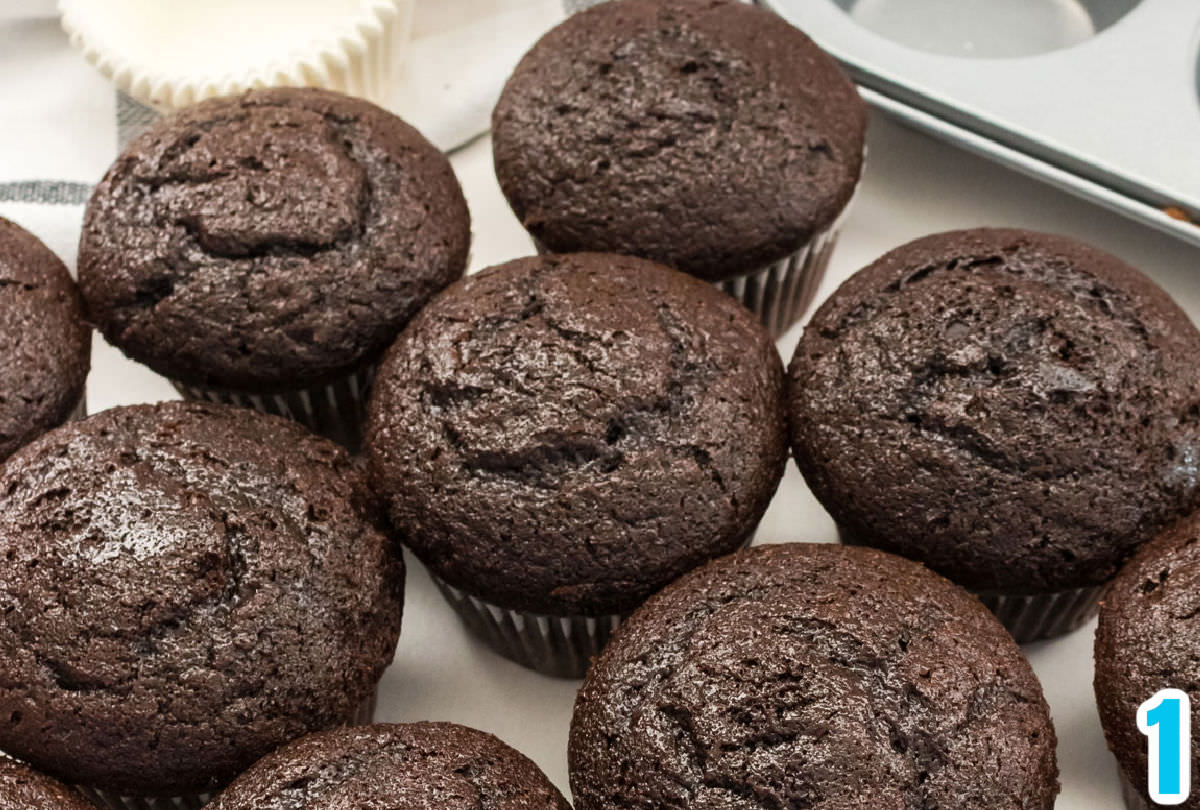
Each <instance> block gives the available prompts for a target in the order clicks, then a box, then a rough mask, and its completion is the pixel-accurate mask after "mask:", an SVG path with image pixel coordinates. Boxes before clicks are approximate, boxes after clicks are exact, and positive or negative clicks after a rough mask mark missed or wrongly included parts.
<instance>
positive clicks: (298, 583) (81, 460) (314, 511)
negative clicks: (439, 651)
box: [0, 402, 404, 795]
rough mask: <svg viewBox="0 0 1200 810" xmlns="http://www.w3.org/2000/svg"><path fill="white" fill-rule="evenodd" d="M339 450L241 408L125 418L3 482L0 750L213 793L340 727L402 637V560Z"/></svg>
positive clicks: (53, 769)
mask: <svg viewBox="0 0 1200 810" xmlns="http://www.w3.org/2000/svg"><path fill="white" fill-rule="evenodd" d="M381 519H382V513H381V512H380V511H379V510H378V508H377V505H376V503H375V501H374V498H373V496H372V495H371V494H370V491H369V489H368V487H367V484H366V481H365V479H364V477H363V475H362V474H361V473H360V472H359V470H358V468H357V467H356V465H355V464H354V462H353V461H352V460H351V459H350V457H349V456H348V455H347V454H346V453H345V451H343V450H342V449H340V448H339V447H337V446H336V445H334V444H333V443H331V442H328V441H326V440H324V439H320V438H318V437H316V436H313V435H312V434H310V433H308V432H306V431H305V430H304V429H303V428H301V427H299V426H297V425H295V424H294V423H292V422H289V421H287V420H284V419H281V418H278V417H273V416H264V415H261V414H258V413H255V412H253V411H249V410H242V409H236V408H232V407H228V406H219V405H209V404H199V403H191V404H185V403H179V402H173V403H164V404H161V405H153V406H151V405H140V406H133V407H127V408H116V409H113V410H109V411H104V412H103V413H100V414H97V415H96V416H93V417H91V418H89V419H87V420H86V421H83V422H75V423H71V424H69V425H67V426H65V427H62V428H59V429H58V430H55V431H53V432H51V433H49V434H47V435H45V436H43V437H41V438H40V439H37V440H35V441H34V442H33V443H32V444H30V445H27V446H26V447H25V448H23V449H21V450H20V451H18V452H17V453H16V454H15V455H14V456H13V457H12V458H11V459H10V460H9V462H8V464H7V465H6V467H5V469H4V472H3V475H2V476H0V559H2V560H3V561H4V565H3V566H0V615H2V616H3V617H4V619H3V622H0V750H3V751H6V752H8V753H10V754H12V755H13V756H16V757H18V758H20V759H23V760H26V761H28V762H30V763H32V764H33V765H35V766H36V767H38V768H40V769H42V770H45V771H46V772H48V773H52V774H55V775H57V776H60V777H62V778H64V779H66V780H68V781H71V782H75V783H81V784H86V785H90V786H93V787H98V788H101V789H105V790H111V791H116V792H120V793H128V794H137V795H141V794H167V795H175V794H178V793H187V792H201V791H203V790H207V789H209V788H211V787H213V786H215V785H220V784H222V783H224V782H226V781H228V780H229V779H231V778H232V777H233V776H235V775H236V774H237V773H238V772H240V771H241V770H243V769H244V768H245V767H246V766H248V765H250V764H251V763H252V762H254V761H255V760H256V759H258V758H259V757H261V756H262V755H263V754H265V753H267V752H268V751H270V750H272V749H274V748H275V747H277V746H278V745H280V744H281V743H283V742H286V741H288V740H290V739H293V738H294V737H297V736H299V735H301V734H304V733H307V732H309V731H313V730H317V729H322V728H327V727H329V726H331V725H335V724H338V723H340V722H343V721H345V720H346V719H347V718H348V717H349V716H350V715H352V714H353V712H354V710H355V709H356V708H357V707H358V705H359V704H360V703H361V702H362V701H363V700H364V699H365V698H367V697H368V695H369V694H371V692H372V691H373V690H374V688H375V685H376V682H377V681H378V679H379V677H380V676H381V675H382V673H383V670H384V668H385V667H386V666H387V665H388V664H389V663H390V662H391V659H392V655H393V652H394V650H395V647H396V640H397V638H398V636H399V632H400V612H401V602H402V596H403V573H404V572H403V563H402V561H401V557H400V555H399V550H398V549H396V548H394V547H393V546H392V543H391V542H389V540H388V539H387V537H385V535H384V534H383V532H382V531H381V530H380V528H379V523H380V522H381Z"/></svg>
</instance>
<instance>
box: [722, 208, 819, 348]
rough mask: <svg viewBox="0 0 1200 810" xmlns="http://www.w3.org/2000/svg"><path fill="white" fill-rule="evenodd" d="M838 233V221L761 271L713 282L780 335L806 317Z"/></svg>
mask: <svg viewBox="0 0 1200 810" xmlns="http://www.w3.org/2000/svg"><path fill="white" fill-rule="evenodd" d="M837 237H838V227H837V225H835V226H834V227H831V228H829V229H828V230H825V231H822V232H821V233H819V234H817V235H816V236H815V237H813V240H812V241H811V242H809V243H808V244H807V245H806V246H805V247H803V248H802V249H800V250H798V251H796V252H795V253H793V254H792V255H791V256H788V257H787V258H785V259H780V260H779V261H777V262H775V263H773V264H770V265H768V266H767V267H764V268H763V269H762V270H759V271H758V272H755V273H749V274H747V275H744V276H738V277H737V278H731V279H726V280H725V281H718V282H714V286H716V287H717V288H718V289H720V290H722V291H724V292H725V293H728V294H729V295H731V296H733V297H734V298H736V299H737V300H739V301H741V302H742V305H743V306H745V307H746V309H748V310H750V311H751V312H753V313H754V314H755V315H757V316H758V320H759V322H760V323H762V325H763V326H764V327H766V329H767V331H768V332H770V333H771V336H772V337H774V338H778V337H780V336H781V335H782V334H783V333H784V332H786V331H787V330H788V329H789V328H791V326H792V324H794V323H796V321H798V320H800V319H801V318H802V317H804V313H805V312H806V311H808V308H809V306H810V305H811V304H812V302H813V299H814V298H816V296H817V289H818V288H819V287H820V286H821V279H823V278H824V277H825V271H826V270H827V269H828V268H829V259H830V257H832V256H833V249H834V247H835V246H836V245H837Z"/></svg>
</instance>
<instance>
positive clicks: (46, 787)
mask: <svg viewBox="0 0 1200 810" xmlns="http://www.w3.org/2000/svg"><path fill="white" fill-rule="evenodd" d="M0 810H96V808H95V806H94V805H93V804H92V803H91V802H89V801H87V800H86V799H84V798H83V796H81V795H80V794H79V793H77V792H75V791H74V790H72V789H71V788H69V787H67V786H66V785H64V784H62V783H61V782H58V781H56V780H54V779H51V778H50V777H48V776H45V775H44V774H40V773H38V772H37V771H35V770H33V769H32V768H30V767H29V766H28V765H24V764H22V763H19V762H16V761H14V760H11V759H8V758H7V757H3V756H0Z"/></svg>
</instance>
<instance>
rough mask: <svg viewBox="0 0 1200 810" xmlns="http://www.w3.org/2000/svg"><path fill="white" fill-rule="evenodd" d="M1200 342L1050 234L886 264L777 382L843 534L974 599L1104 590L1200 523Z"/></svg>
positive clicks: (942, 242)
mask: <svg viewBox="0 0 1200 810" xmlns="http://www.w3.org/2000/svg"><path fill="white" fill-rule="evenodd" d="M1197 357H1200V334H1198V333H1197V331H1196V329H1195V328H1194V327H1193V326H1192V324H1191V322H1190V321H1189V320H1188V318H1187V316H1186V315H1185V314H1184V313H1183V311H1182V310H1180V309H1179V307H1178V306H1176V305H1175V304H1174V303H1173V302H1172V301H1171V299H1170V298H1168V297H1167V295H1166V293H1164V292H1163V291H1162V290H1161V289H1159V288H1158V287H1157V286H1156V285H1155V284H1153V283H1152V282H1151V281H1150V280H1148V279H1147V278H1145V277H1144V276H1143V275H1141V274H1140V273H1139V272H1138V271H1136V270H1134V269H1133V268H1132V267H1130V266H1129V265H1127V264H1125V263H1124V262H1122V261H1120V260H1118V259H1116V258H1115V257H1113V256H1110V255H1108V254H1106V253H1103V252H1101V251H1099V250H1096V249H1094V248H1091V247H1088V246H1086V245H1082V244H1080V243H1078V242H1074V241H1072V240H1070V239H1066V238H1063V237H1058V236H1049V235H1046V234H1038V233H1030V232H1027V231H1017V230H989V229H979V230H970V231H959V232H953V233H945V234H939V235H936V236H930V237H926V238H924V239H918V240H917V241H915V242H912V243H911V244H908V245H906V246H904V247H902V248H899V249H897V250H895V251H893V252H891V253H889V254H887V255H886V256H884V257H883V258H881V259H880V260H878V261H877V262H875V263H874V264H873V265H871V266H870V267H868V268H867V269H865V270H863V271H861V272H859V273H858V274H857V275H855V276H854V277H853V278H851V279H850V280H849V281H847V282H846V283H845V284H844V285H842V287H841V288H840V289H839V290H838V291H837V292H836V293H834V295H833V296H832V297H830V298H829V300H827V301H826V302H825V303H824V305H822V306H821V307H820V309H818V311H817V312H816V314H815V315H814V316H813V319H812V321H811V322H810V323H809V325H808V327H807V328H806V330H805V332H804V337H803V338H802V339H801V341H800V345H799V346H798V347H797V348H796V354H795V357H794V358H793V360H792V364H791V369H790V388H791V393H790V396H791V416H792V420H791V425H792V443H793V447H794V451H795V457H796V461H797V463H798V464H799V466H800V469H801V471H802V472H803V473H804V476H805V478H806V479H807V481H808V484H809V486H810V488H811V489H812V490H813V492H814V493H815V494H816V496H817V498H818V499H819V500H820V501H821V503H822V504H823V505H824V506H825V507H826V508H827V509H828V510H829V511H830V513H831V514H832V515H833V517H834V519H835V520H836V521H837V522H838V523H839V524H840V525H841V527H842V529H843V531H844V532H846V533H847V534H848V535H850V536H853V537H856V538H858V539H860V540H861V541H863V542H867V543H870V544H871V545H877V546H879V547H881V548H884V549H886V550H889V551H895V552H897V553H900V554H903V555H905V556H908V557H912V558H914V559H919V560H921V561H922V562H925V563H926V564H928V565H929V566H930V567H932V568H933V569H935V570H937V571H939V572H940V573H942V574H944V575H946V576H947V577H949V578H950V579H952V580H954V581H955V582H958V583H959V584H962V585H966V586H967V587H970V588H973V589H976V590H981V591H986V590H992V589H997V590H1001V591H1007V592H1023V593H1043V592H1053V591H1057V590H1063V589H1070V588H1080V587H1087V586H1093V585H1099V584H1101V583H1104V582H1106V581H1107V580H1109V579H1110V578H1111V577H1112V576H1113V575H1114V574H1115V573H1116V572H1117V569H1118V568H1119V567H1120V565H1121V563H1122V562H1123V561H1124V560H1126V559H1127V558H1128V557H1129V556H1130V554H1131V553H1132V552H1133V551H1134V550H1135V549H1136V548H1137V547H1138V546H1139V545H1140V544H1141V543H1142V542H1144V541H1145V540H1147V539H1149V538H1150V537H1152V536H1153V535H1154V534H1155V532H1157V531H1158V530H1159V529H1160V528H1162V527H1163V526H1164V525H1166V524H1168V523H1170V522H1171V521H1173V520H1175V519H1176V518H1178V517H1179V516H1181V515H1183V514H1186V513H1188V512H1189V511H1191V510H1192V509H1193V508H1195V507H1197V506H1200V487H1198V474H1197V469H1198V465H1200V376H1197V375H1196V373H1195V365H1196V358H1197Z"/></svg>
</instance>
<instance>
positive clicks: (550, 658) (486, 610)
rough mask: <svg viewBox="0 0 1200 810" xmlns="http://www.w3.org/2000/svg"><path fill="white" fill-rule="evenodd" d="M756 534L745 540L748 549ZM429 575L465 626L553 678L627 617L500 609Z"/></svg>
mask: <svg viewBox="0 0 1200 810" xmlns="http://www.w3.org/2000/svg"><path fill="white" fill-rule="evenodd" d="M753 542H754V534H751V536H750V538H749V539H748V540H746V542H744V543H743V544H742V548H748V547H749V546H750V545H751V544H752V543H753ZM429 576H430V578H431V579H433V582H434V584H435V585H437V587H438V590H440V591H441V592H442V596H444V597H445V598H446V601H447V602H449V603H450V606H451V607H452V608H454V611H455V613H457V614H458V617H459V619H461V620H462V623H463V624H464V625H465V626H466V628H467V630H468V631H469V632H470V633H471V634H472V635H474V636H475V637H477V638H479V639H480V640H482V641H483V642H484V643H486V644H487V645H488V646H489V647H491V648H492V650H493V651H495V652H496V653H499V654H500V655H502V656H504V657H505V658H507V659H509V660H510V661H515V662H516V663H518V664H520V665H521V666H523V667H528V668H529V669H532V670H534V671H536V672H540V673H542V674H543V675H549V676H551V677H554V678H570V679H580V678H582V677H583V676H584V675H585V674H586V673H587V668H588V667H589V666H590V665H591V663H592V659H593V658H595V657H596V656H597V655H599V654H600V652H601V650H603V649H604V647H605V645H606V644H608V640H609V639H610V638H612V634H613V633H614V632H616V630H617V627H619V626H620V624H621V622H622V621H624V619H625V615H622V614H609V615H605V616H550V615H546V614H543V613H531V612H529V611H524V610H513V609H511V608H506V607H501V606H500V605H496V604H493V603H491V602H488V601H486V600H484V599H480V598H479V597H477V596H473V595H471V594H469V593H467V592H465V591H463V590H462V589H460V588H456V587H455V586H453V585H451V584H450V583H448V582H446V581H445V580H443V579H441V578H440V577H438V576H437V575H436V574H434V573H433V572H432V571H431V572H430V573H429Z"/></svg>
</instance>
